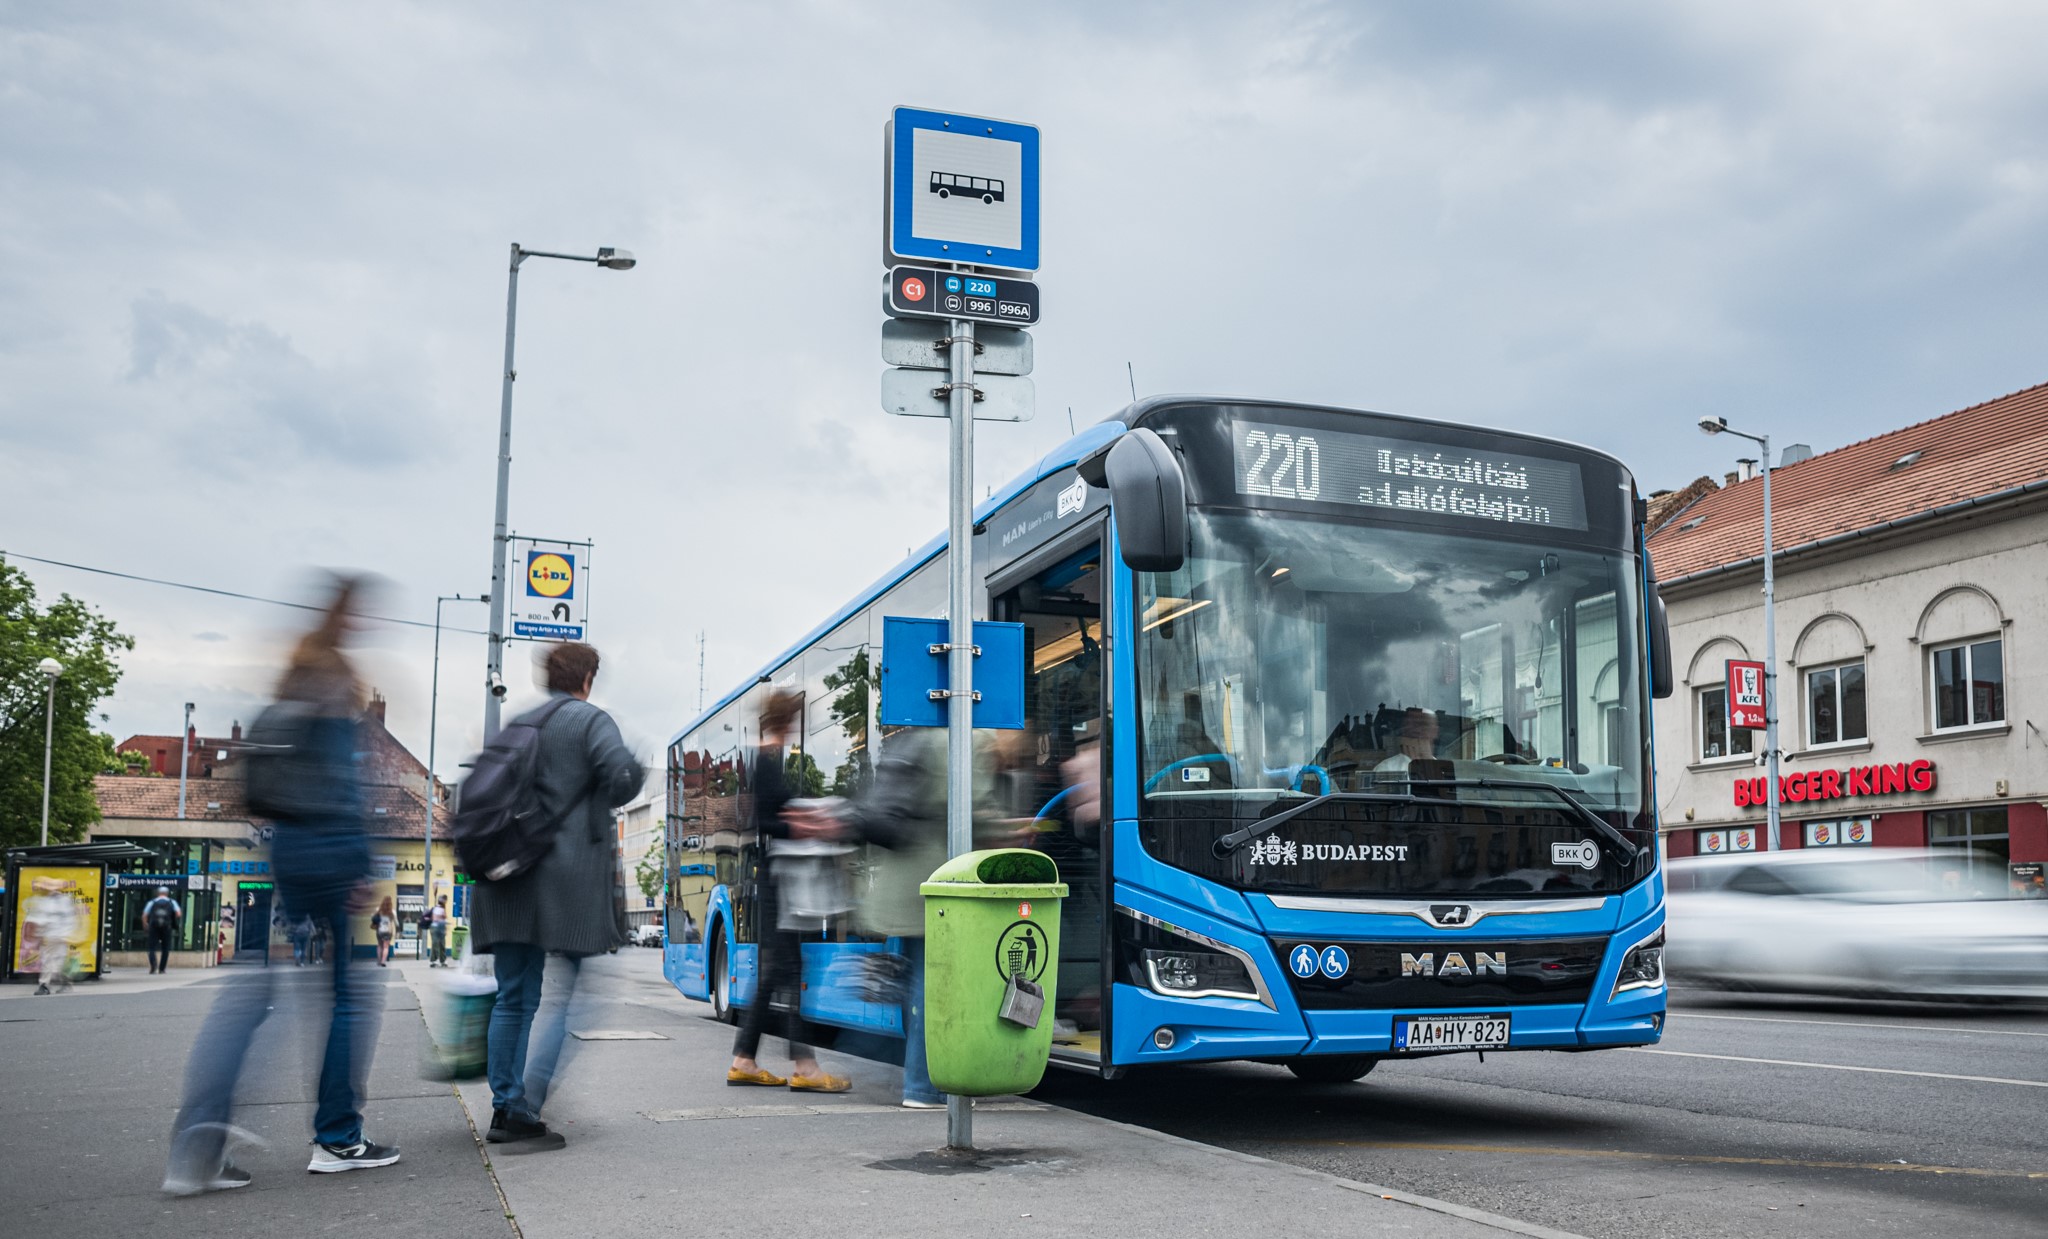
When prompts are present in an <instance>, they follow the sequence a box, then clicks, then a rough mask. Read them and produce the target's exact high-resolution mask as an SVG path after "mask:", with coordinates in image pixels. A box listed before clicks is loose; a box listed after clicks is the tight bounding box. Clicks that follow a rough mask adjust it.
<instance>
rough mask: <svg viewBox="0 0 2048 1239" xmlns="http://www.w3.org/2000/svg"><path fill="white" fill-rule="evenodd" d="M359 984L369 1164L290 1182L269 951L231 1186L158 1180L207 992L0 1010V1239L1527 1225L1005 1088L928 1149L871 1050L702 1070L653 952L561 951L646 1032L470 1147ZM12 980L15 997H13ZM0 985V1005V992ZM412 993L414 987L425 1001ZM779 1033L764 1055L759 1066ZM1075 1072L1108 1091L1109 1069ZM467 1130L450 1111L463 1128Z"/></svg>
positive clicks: (598, 1020) (290, 1146)
mask: <svg viewBox="0 0 2048 1239" xmlns="http://www.w3.org/2000/svg"><path fill="white" fill-rule="evenodd" d="M366 971H367V972H369V973H370V974H371V976H368V977H365V980H366V981H370V982H371V983H372V984H375V983H376V982H380V981H381V982H382V983H383V984H381V985H377V989H378V990H379V991H380V992H381V993H382V994H383V995H384V999H385V1005H384V1014H383V1022H382V1030H381V1033H380V1036H379V1039H378V1050H377V1060H376V1064H375V1067H374V1069H373V1071H372V1073H371V1077H370V1097H369V1100H368V1103H367V1105H366V1106H365V1112H366V1116H367V1128H368V1133H369V1135H370V1136H371V1138H372V1139H375V1140H379V1141H383V1142H387V1143H396V1144H398V1145H399V1146H401V1147H402V1148H403V1150H404V1160H403V1161H401V1162H399V1163H398V1164H397V1165H394V1166H390V1167H385V1168H381V1169H374V1170H362V1171H355V1172H351V1173H348V1174H335V1175H316V1174H308V1173H307V1172H306V1161H307V1158H308V1156H309V1155H310V1150H309V1147H308V1144H307V1141H308V1140H309V1138H310V1125H311V1121H312V1113H313V1092H314V1080H315V1074H316V1069H317V1063H318V1053H319V1044H320V1034H321V1032H322V1031H323V1030H324V1026H325V1013H324V1011H323V1010H321V1007H322V1006H323V1004H322V1003H321V1002H320V1001H319V998H320V995H321V993H322V991H323V990H324V989H325V986H324V984H323V982H324V981H325V977H324V976H323V975H321V974H320V973H317V972H315V971H313V970H311V969H295V968H285V969H282V970H279V969H275V968H273V970H272V973H273V978H272V979H273V980H274V981H275V982H276V985H277V989H276V991H275V995H276V996H275V1000H274V1002H275V1010H274V1012H273V1014H272V1016H271V1018H270V1020H269V1021H268V1022H267V1023H266V1024H265V1026H264V1028H263V1030H262V1031H261V1032H260V1033H259V1035H258V1039H257V1042H256V1045H255V1047H254V1049H253V1051H252V1054H251V1058H250V1062H249V1067H248V1070H247V1071H246V1072H245V1074H244V1076H243V1083H242V1089H241V1093H240V1096H239V1098H238V1103H239V1104H238V1107H237V1110H236V1119H235V1121H236V1122H237V1123H239V1124H241V1125H242V1126H244V1127H247V1128H249V1129H251V1130H253V1131H255V1132H256V1133H257V1134H258V1135H260V1136H262V1137H264V1138H265V1139H266V1140H268V1141H269V1142H270V1147H269V1148H268V1149H267V1150H262V1151H256V1152H253V1153H250V1154H248V1155H246V1156H243V1157H241V1158H239V1159H238V1160H239V1161H240V1162H241V1164H242V1165H243V1166H244V1167H245V1168H246V1169H248V1170H250V1171H251V1172H253V1173H254V1175H255V1176H256V1177H255V1182H254V1183H253V1184H252V1185H251V1186H250V1187H248V1188H245V1189H242V1190H239V1191H232V1192H220V1193H213V1194H209V1195H204V1196H199V1197H194V1198H190V1199H172V1198H169V1197H166V1196H164V1195H162V1194H161V1192H160V1191H159V1190H158V1189H159V1185H160V1184H161V1182H162V1178H163V1168H164V1157H165V1153H166V1144H167V1140H168V1135H169V1130H170V1124H171V1119H172V1116H173V1114H174V1113H175V1112H176V1109H177V1104H178V1098H179V1092H180V1085H181V1082H182V1080H183V1076H184V1068H185V1059H186V1056H187V1055H188V1053H189V1052H190V1050H191V1046H192V1040H193V1038H194V1036H195V1034H196V1033H197V1030H198V1028H199V1025H200V1022H201V1020H202V1019H203V1018H204V1017H205V1014H206V1012H207V1010H208V1009H209V1008H210V1007H211V1005H212V1003H213V1000H214V998H215V996H216V995H217V993H218V992H219V987H220V986H221V985H223V984H233V983H235V982H237V981H241V980H245V979H246V974H245V973H244V971H243V970H242V969H239V968H226V969H211V970H205V972H204V973H203V974H202V976H201V977H200V978H198V979H196V980H193V981H191V982H184V981H183V979H182V978H179V977H177V975H176V974H173V975H172V976H171V977H168V978H148V977H147V976H146V974H145V977H144V978H143V979H144V980H146V981H151V982H158V983H157V984H141V985H129V986H127V987H114V986H108V987H106V988H100V987H98V986H96V985H93V984H86V985H80V986H79V987H78V989H77V992H75V993H72V994H66V995H59V996H54V997H48V998H35V999H33V1000H31V1001H24V1002H9V1003H7V1004H6V1006H5V1009H4V1010H0V1200H5V1201H6V1202H7V1204H6V1210H7V1218H8V1228H7V1230H6V1233H7V1234H8V1235H10V1236H11V1235H17V1234H18V1235H21V1236H24V1239H68V1237H70V1236H106V1235H133V1234H139V1233H144V1232H145V1231H147V1230H152V1229H161V1228H166V1227H168V1228H170V1229H172V1230H175V1231H176V1232H178V1233H180V1234H182V1235H186V1236H192V1237H195V1239H198V1237H204V1236H216V1235H219V1236H226V1235H235V1236H247V1235H259V1234H261V1235H271V1234H276V1235H300V1234H310V1233H316V1232H317V1233H335V1234H363V1233H370V1232H376V1233H388V1232H394V1231H398V1232H402V1231H404V1230H406V1229H409V1228H417V1227H423V1226H424V1227H430V1228H431V1229H432V1230H433V1232H434V1233H435V1234H436V1236H437V1239H472V1237H475V1239H555V1237H556V1236H564V1237H568V1236H575V1237H577V1239H581V1237H583V1236H589V1235H632V1234H650V1235H657V1234H674V1233H682V1234H689V1235H693V1236H695V1235H746V1236H756V1235H774V1236H777V1237H778V1239H781V1237H782V1236H790V1237H793V1239H803V1237H806V1236H820V1237H824V1236H830V1237H831V1239H864V1237H868V1236H888V1237H890V1239H896V1237H898V1236H919V1235H944V1236H948V1237H951V1236H960V1235H974V1236H981V1235H1034V1234H1036V1235H1070V1234H1082V1235H1094V1236H1100V1237H1101V1239H1150V1237H1152V1236H1159V1237H1161V1239H1165V1237H1167V1236H1171V1237H1172V1239H1185V1237H1187V1236H1200V1235H1219V1236H1231V1237H1232V1239H1242V1237H1243V1236H1246V1235H1251V1234H1285V1235H1287V1236H1288V1239H1317V1237H1320V1236H1337V1235H1343V1236H1401V1237H1406V1236H1429V1237H1444V1239H1465V1237H1478V1236H1499V1235H1502V1234H1521V1235H1531V1236H1553V1237H1554V1236H1557V1235H1558V1234H1559V1232H1556V1231H1551V1230H1546V1229H1543V1228H1541V1227H1536V1226H1532V1225H1528V1224H1524V1223H1518V1222H1513V1221H1510V1220H1508V1219H1505V1218H1495V1217H1492V1216H1491V1215H1488V1214H1483V1213H1479V1212H1477V1211H1473V1210H1467V1209H1463V1208H1460V1207H1458V1206H1455V1205H1450V1204H1446V1203H1443V1202H1437V1201H1430V1200H1427V1199H1424V1198H1419V1197H1411V1196H1407V1195H1404V1194H1402V1193H1398V1192H1391V1191H1383V1190H1382V1189H1377V1188H1373V1187H1370V1186H1368V1185H1365V1184H1360V1183H1355V1182H1351V1181H1348V1180H1343V1179H1338V1178H1335V1177H1332V1176H1329V1175H1325V1174H1321V1173H1318V1172H1315V1171H1310V1170H1305V1169H1300V1168H1296V1167H1291V1166H1283V1165H1279V1164H1277V1163H1273V1162H1268V1161H1264V1160H1262V1159H1259V1158H1255V1157H1249V1156H1246V1155H1243V1154H1238V1153H1232V1152H1227V1151H1224V1150H1219V1149H1214V1148H1210V1147H1208V1146H1206V1145H1201V1144H1195V1143H1191V1142H1189V1141H1185V1140H1181V1139H1178V1138H1175V1137H1171V1136H1165V1135H1161V1134H1159V1133H1155V1132H1151V1131H1146V1130H1143V1129H1140V1128H1135V1127H1129V1126H1125V1125H1122V1124H1118V1123H1112V1122H1108V1121H1106V1120H1102V1119H1097V1118H1093V1117H1090V1116H1087V1115H1083V1114H1079V1113H1076V1112H1073V1111H1068V1110H1061V1109H1057V1108H1053V1107H1050V1106H1046V1105H1043V1104H1042V1103H1038V1102H1034V1101H1030V1100H1020V1099H1016V1098H1005V1099H999V1100H996V1101H994V1102H992V1103H983V1105H982V1106H981V1108H980V1109H979V1111H978V1112H977V1114H976V1116H975V1136H976V1145H977V1149H978V1151H977V1152H976V1153H974V1154H972V1155H961V1154H952V1153H946V1152H943V1151H941V1146H942V1145H943V1144H944V1142H945V1131H946V1120H945V1115H944V1113H943V1112H931V1111H907V1110H903V1109H901V1108H900V1107H899V1106H897V1105H896V1104H895V1102H896V1100H897V1089H898V1084H899V1074H898V1072H897V1070H896V1069H895V1068H893V1067H889V1066H885V1065H880V1064H875V1063H870V1062H867V1061H865V1060H860V1059H853V1058H848V1057H845V1056H841V1055H835V1054H827V1055H825V1056H824V1057H825V1061H826V1063H827V1064H828V1066H829V1067H830V1068H831V1069H832V1070H833V1071H835V1072H838V1073H840V1074H844V1075H851V1076H852V1077H853V1078H854V1080H855V1088H854V1091H853V1092H851V1093H847V1094H843V1095H840V1096H836V1097H834V1096H817V1095H811V1094H792V1093H789V1092H787V1091H786V1090H770V1089H741V1088H731V1087H728V1086H727V1085H726V1084H725V1076H724V1072H725V1064H726V1062H727V1060H728V1057H729V1055H730V1050H731V1037H732V1031H731V1029H729V1028H727V1027H725V1026H724V1025H721V1024H716V1023H713V1022H712V1021H710V1020H709V1019H707V1018H705V1013H706V1011H707V1008H706V1007H705V1006H704V1005H703V1004H701V1003H694V1002H689V1001H686V1000H684V999H683V998H681V997H680V996H679V995H678V994H676V992H675V990H674V989H673V988H671V987H670V986H669V985H668V984H667V982H666V981H664V980H663V979H662V977H661V973H660V955H659V953H658V952H654V951H645V950H627V951H624V952H622V953H621V954H619V955H617V956H614V957H600V958H598V959H596V960H593V961H591V962H590V963H589V964H588V965H587V966H586V967H585V969H584V978H585V982H584V987H583V994H582V999H583V1001H582V1003H581V1004H580V1005H581V1007H582V1010H581V1012H580V1013H579V1016H578V1021H577V1023H576V1024H575V1027H578V1028H579V1029H581V1030H582V1031H583V1032H584V1033H585V1034H586V1035H591V1034H620V1033H627V1034H651V1035H652V1037H653V1038H655V1039H592V1040H583V1041H572V1042H571V1043H570V1044H571V1046H572V1049H571V1052H570V1055H569V1056H568V1058H567V1059H566V1062H565V1070H564V1073H563V1075H562V1077H561V1078H560V1079H559V1080H558V1082H557V1085H556V1089H555V1091H554V1094H553V1096H552V1097H551V1098H550V1100H549V1103H548V1107H547V1115H546V1117H547V1119H548V1120H549V1122H551V1123H553V1124H554V1125H556V1126H557V1128H558V1129H559V1130H561V1131H562V1132H563V1133H564V1134H565V1135H566V1136H567V1138H568V1141H569V1143H568V1147H566V1148H564V1149H561V1150H559V1151H552V1152H544V1153H527V1154H519V1153H517V1152H514V1151H513V1150H514V1149H516V1147H517V1146H505V1145H486V1144H484V1143H483V1142H482V1141H481V1139H480V1137H481V1135H482V1133H483V1131H484V1130H485V1128H486V1127H487V1126H488V1125H489V1118H490V1096H489V1090H488V1088H486V1087H485V1086H483V1085H482V1084H481V1083H477V1084H465V1085H463V1086H461V1088H460V1089H459V1090H458V1089H456V1088H454V1087H453V1086H450V1085H448V1084H445V1083H436V1082H432V1081H429V1080H424V1079H422V1078H420V1075H419V1065H420V1062H421V1051H422V1049H423V1047H424V1041H425V1033H426V1029H425V1026H424V1024H423V1023H422V1015H421V1009H420V1005H419V1003H418V1002H417V1001H416V1000H415V999H416V994H417V993H427V994H429V995H430V996H431V995H432V992H433V990H434V987H435V984H436V982H438V980H439V979H440V977H441V976H442V974H441V973H439V972H436V971H434V970H432V969H429V968H428V967H427V966H426V965H425V964H423V963H415V962H412V961H404V962H402V963H395V964H394V965H393V966H392V967H391V968H390V970H389V971H381V972H380V970H377V969H375V968H367V969H366ZM29 988H31V989H32V988H33V987H29ZM10 996H14V995H10ZM432 1005H433V1004H432V1003H431V1002H430V1003H429V1006H430V1008H431V1007H432ZM781 1048H782V1047H781V1043H780V1042H779V1041H777V1040H773V1039H771V1040H770V1041H769V1042H768V1044H767V1045H766V1046H764V1059H763V1061H764V1063H765V1064H767V1065H769V1066H771V1067H773V1066H776V1065H778V1064H779V1062H780V1060H779V1059H778V1058H777V1057H776V1056H777V1055H778V1054H779V1053H780V1052H781ZM1102 1087H1108V1088H1113V1087H1115V1085H1113V1084H1104V1085H1103V1086H1102ZM472 1124H473V1126H472Z"/></svg>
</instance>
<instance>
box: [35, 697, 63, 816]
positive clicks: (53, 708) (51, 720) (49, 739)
mask: <svg viewBox="0 0 2048 1239" xmlns="http://www.w3.org/2000/svg"><path fill="white" fill-rule="evenodd" d="M36 670H38V671H40V672H42V673H43V678H44V679H46V680H48V681H49V682H50V696H49V703H48V704H47V705H45V706H44V707H43V843H42V846H44V847H48V846H50V748H51V745H52V743H53V742H54V741H55V740H56V737H57V677H59V676H61V675H63V674H64V664H63V663H60V662H58V661H57V660H56V659H54V658H45V659H44V660H43V661H41V662H39V663H37V664H36Z"/></svg>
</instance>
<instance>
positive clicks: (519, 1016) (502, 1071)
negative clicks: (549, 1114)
mask: <svg viewBox="0 0 2048 1239" xmlns="http://www.w3.org/2000/svg"><path fill="white" fill-rule="evenodd" d="M561 958H562V962H563V964H564V965H566V967H565V970H564V971H565V974H566V976H565V978H558V979H565V980H566V984H563V985H560V986H558V987H557V990H558V992H557V993H555V994H553V995H551V996H550V997H549V999H548V1004H547V1011H546V1013H545V1014H544V1015H543V1014H542V1013H541V974H542V973H543V971H544V970H545V969H546V966H547V960H548V953H547V952H546V951H544V950H542V949H541V948H539V947H537V946H528V945H526V944H525V943H522V942H500V943H497V944H496V945H494V946H492V947H491V961H492V965H493V968H494V969H495V971H496V972H497V974H498V1002H497V1005H496V1006H494V1007H492V1008H491V1031H490V1041H489V1047H488V1052H487V1054H486V1056H485V1073H486V1074H487V1075H488V1076H489V1078H490V1081H491V1106H492V1108H493V1109H498V1110H503V1111H505V1112H506V1113H507V1114H510V1115H516V1116H518V1117H520V1118H528V1119H535V1118H539V1117H540V1108H541V1107H542V1106H544V1105H546V1104H547V1100H548V1087H549V1086H550V1085H551V1084H553V1083H554V1079H555V1074H556V1071H557V1069H558V1066H559V1064H560V1061H561V1057H562V1042H563V1040H564V1039H565V1038H566V1037H567V1035H568V1032H569V1003H570V1000H572V999H573V998H575V996H576V978H577V975H578V973H579V972H580V970H581V969H582V966H583V961H582V960H580V959H578V958H576V957H575V956H573V955H565V956H562V957H561ZM536 1024H537V1025H538V1026H539V1033H540V1035H539V1037H538V1038H536V1037H535V1036H534V1030H535V1025H536Z"/></svg>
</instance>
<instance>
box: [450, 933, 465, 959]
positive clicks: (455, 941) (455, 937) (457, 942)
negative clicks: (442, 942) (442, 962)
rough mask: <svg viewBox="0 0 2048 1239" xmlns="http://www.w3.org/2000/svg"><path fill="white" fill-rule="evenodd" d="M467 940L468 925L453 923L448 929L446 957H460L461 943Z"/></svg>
mask: <svg viewBox="0 0 2048 1239" xmlns="http://www.w3.org/2000/svg"><path fill="white" fill-rule="evenodd" d="M468 941H469V926H467V925H455V926H451V927H450V928H449V930H448V958H450V959H461V958H462V944H463V943H465V942H468Z"/></svg>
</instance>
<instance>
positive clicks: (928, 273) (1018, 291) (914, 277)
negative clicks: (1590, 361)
mask: <svg viewBox="0 0 2048 1239" xmlns="http://www.w3.org/2000/svg"><path fill="white" fill-rule="evenodd" d="M886 308H887V309H888V311H889V313H891V314H893V315H895V316H897V317H899V318H959V319H966V320H968V321H969V322H976V323H1005V324H1008V325H1009V326H1012V327H1029V326H1031V325H1032V324H1033V323H1036V322H1037V321H1038V285H1036V284H1034V283H1032V282H1031V281H1030V280H1011V279H1003V278H1000V277H997V276H993V275H969V274H967V273H965V272H960V271H942V270H940V269H938V268H936V267H891V268H890V269H889V292H888V300H887V302H886Z"/></svg>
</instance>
